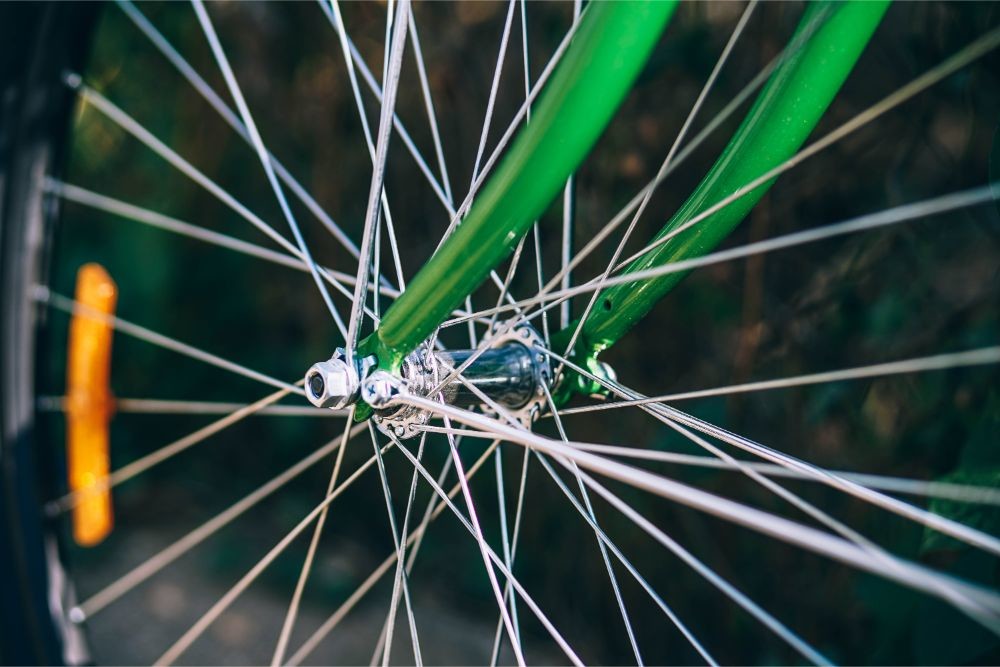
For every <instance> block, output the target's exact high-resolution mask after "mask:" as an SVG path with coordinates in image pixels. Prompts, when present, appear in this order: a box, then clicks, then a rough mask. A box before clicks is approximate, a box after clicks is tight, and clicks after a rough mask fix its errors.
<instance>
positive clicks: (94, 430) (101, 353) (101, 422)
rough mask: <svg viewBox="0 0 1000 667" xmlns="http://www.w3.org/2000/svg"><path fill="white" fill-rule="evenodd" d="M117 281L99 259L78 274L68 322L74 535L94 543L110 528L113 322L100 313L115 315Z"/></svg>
mask: <svg viewBox="0 0 1000 667" xmlns="http://www.w3.org/2000/svg"><path fill="white" fill-rule="evenodd" d="M117 299H118V287H117V286H116V285H115V282H114V281H113V280H112V279H111V276H109V275H108V272H107V271H105V270H104V267H102V266H101V265H99V264H85V265H84V266H82V267H80V270H79V272H77V274H76V300H77V302H78V303H80V304H82V305H83V306H84V308H82V309H80V310H78V311H77V312H76V313H74V315H73V319H72V321H71V322H70V325H69V350H68V360H67V364H66V366H67V368H66V403H65V410H66V459H67V465H68V469H69V488H70V491H71V492H79V493H80V495H79V496H77V502H76V504H75V505H74V507H73V538H74V539H75V540H76V543H77V544H80V545H82V546H93V545H95V544H97V543H98V542H100V541H101V540H103V539H104V538H105V537H107V535H108V533H110V532H111V527H112V525H113V524H114V519H113V517H112V514H111V490H110V488H108V487H107V486H105V485H106V483H107V479H106V478H107V476H108V471H109V467H110V455H109V451H108V449H109V444H108V443H109V436H108V422H109V421H110V420H111V414H112V411H113V399H112V396H111V385H110V380H111V333H112V330H111V325H110V324H109V323H107V322H105V321H103V320H102V319H99V317H97V316H95V314H94V313H95V312H96V313H101V314H104V315H112V314H114V312H115V303H116V301H117Z"/></svg>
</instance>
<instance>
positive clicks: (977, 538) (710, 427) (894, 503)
mask: <svg viewBox="0 0 1000 667" xmlns="http://www.w3.org/2000/svg"><path fill="white" fill-rule="evenodd" d="M548 354H549V355H551V356H553V357H557V358H558V357H559V355H556V354H555V353H552V352H548ZM562 361H563V362H564V363H566V365H567V366H569V367H570V368H572V369H573V370H575V371H577V372H579V373H584V374H586V375H587V376H589V377H590V378H591V379H593V380H594V381H595V382H599V383H600V384H602V385H603V386H606V387H607V388H609V389H610V390H611V391H613V392H614V393H616V394H618V395H619V396H622V397H623V398H626V399H629V400H634V399H637V398H645V397H644V396H642V395H641V394H639V393H638V392H635V391H633V390H631V389H628V388H626V387H623V386H622V385H620V384H618V383H614V382H609V381H608V380H605V379H602V378H598V377H597V376H595V375H593V374H592V373H589V372H587V371H586V370H585V369H582V368H580V367H579V366H577V365H576V364H573V363H572V362H571V361H569V360H566V359H562ZM656 407H657V409H658V410H659V411H660V414H662V415H664V416H665V417H667V418H668V419H670V420H671V421H673V422H676V423H679V424H683V425H684V426H689V427H691V428H693V429H695V430H697V431H700V432H702V433H706V434H708V435H710V436H712V437H714V438H717V439H719V440H722V441H723V442H727V443H729V444H731V445H733V446H734V447H738V448H740V449H742V450H744V451H747V452H750V453H751V454H754V455H756V456H758V457H760V458H763V459H766V460H768V461H770V462H772V463H776V464H779V465H784V466H787V467H789V468H792V469H795V470H798V471H799V472H802V473H804V474H806V475H810V476H812V477H813V478H815V479H816V480H817V481H819V482H821V483H823V484H825V485H827V486H830V487H831V488H834V489H838V490H840V491H842V492H844V493H846V494H848V495H851V496H854V497H856V498H858V499H859V500H864V501H866V502H868V503H870V504H872V505H873V506H876V507H881V508H882V509H885V510H887V511H889V512H892V513H894V514H897V515H899V516H901V517H904V518H907V519H910V520H911V521H914V522H916V523H919V524H922V525H924V526H926V527H928V528H931V529H933V530H936V531H938V532H941V533H943V534H945V535H948V536H949V537H953V538H955V539H957V540H960V541H963V542H966V543H967V544H970V545H973V546H976V547H978V548H980V549H983V550H984V551H988V552H990V553H993V554H998V555H1000V539H997V538H996V537H994V536H992V535H989V534H987V533H984V532H983V531H981V530H978V529H976V528H972V527H971V526H966V525H964V524H961V523H959V522H957V521H953V520H951V519H948V518H947V517H943V516H941V515H939V514H934V513H933V512H929V511H927V510H923V509H920V508H919V507H916V506H914V505H911V504H909V503H906V502H903V501H901V500H898V499H896V498H892V497H890V496H886V495H885V494H882V493H879V492H878V491H875V490H873V489H869V488H867V487H864V486H861V485H859V484H856V483H854V482H851V481H849V480H846V479H843V478H841V477H838V476H837V475H835V474H833V473H832V472H830V471H829V470H825V469H823V468H821V467H819V466H816V465H814V464H812V463H809V462H807V461H803V460H802V459H798V458H795V457H793V456H791V455H789V454H785V453H783V452H779V451H777V450H775V449H772V448H770V447H766V446H764V445H761V444H759V443H757V442H754V441H753V440H750V439H749V438H746V437H743V436H741V435H737V434H735V433H730V432H729V431H727V430H725V429H723V428H720V427H718V426H715V425H714V424H710V423H709V422H706V421H704V420H702V419H698V418H697V417H692V416H691V415H689V414H687V413H685V412H682V411H680V410H678V409H677V408H671V407H668V406H665V405H657V406H656Z"/></svg>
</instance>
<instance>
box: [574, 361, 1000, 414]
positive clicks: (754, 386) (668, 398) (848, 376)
mask: <svg viewBox="0 0 1000 667" xmlns="http://www.w3.org/2000/svg"><path fill="white" fill-rule="evenodd" d="M996 363H1000V346H993V347H983V348H978V349H975V350H966V351H963V352H948V353H945V354H935V355H932V356H927V357H915V358H912V359H904V360H902V361H891V362H888V363H882V364H872V365H869V366H855V367H854V368H844V369H841V370H836V371H825V372H822V373H810V374H805V375H796V376H793V377H787V378H778V379H775V380H761V381H758V382H745V383H742V384H733V385H726V386H724V387H715V388H712V389H700V390H697V391H685V392H678V393H674V394H664V395H662V396H653V397H650V398H642V399H634V400H628V401H612V402H609V403H598V404H595V405H587V406H581V407H578V408H565V409H563V410H560V411H559V414H560V415H571V414H579V413H583V412H596V411H600V410H610V409H615V408H624V407H629V406H636V405H649V404H652V403H668V402H675V401H684V400H690V399H695V398H707V397H709V396H727V395H730V394H742V393H748V392H757V391H768V390H772V389H786V388H788V387H802V386H806V385H812V384H824V383H827V382H842V381H845V380H858V379H861V378H878V377H886V376H889V375H899V374H902V373H919V372H924V371H938V370H947V369H950V368H961V367H966V366H980V365H984V364H996Z"/></svg>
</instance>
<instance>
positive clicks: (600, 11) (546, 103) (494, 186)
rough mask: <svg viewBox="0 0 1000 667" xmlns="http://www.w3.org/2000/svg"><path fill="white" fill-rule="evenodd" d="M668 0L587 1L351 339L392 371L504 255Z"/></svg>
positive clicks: (597, 117)
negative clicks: (495, 152)
mask: <svg viewBox="0 0 1000 667" xmlns="http://www.w3.org/2000/svg"><path fill="white" fill-rule="evenodd" d="M675 7H676V1H675V0H670V1H668V2H656V1H653V2H647V1H642V2H595V3H592V4H591V5H590V7H589V8H588V9H587V11H586V12H585V14H584V16H583V18H582V19H581V24H580V26H579V27H578V29H577V34H576V35H575V36H574V38H573V41H572V43H571V44H570V46H569V47H568V48H567V50H566V52H565V53H564V54H563V58H562V60H561V62H560V63H559V65H558V66H557V67H556V70H555V71H554V72H553V73H552V76H551V78H550V79H549V82H548V83H547V84H546V87H545V89H544V90H543V91H542V94H541V95H540V97H539V100H538V102H537V103H536V105H535V106H534V107H533V108H532V113H531V122H530V123H529V124H528V125H527V126H526V127H525V128H524V129H523V130H522V131H521V132H520V133H519V135H518V136H517V138H516V139H515V141H514V143H513V145H512V146H511V147H510V149H509V152H508V153H507V155H506V156H504V158H503V159H502V160H501V161H500V163H499V165H498V166H497V168H496V170H495V171H494V173H493V175H492V176H491V177H490V178H489V179H488V181H487V182H486V184H485V185H484V186H483V188H482V189H481V190H480V192H479V194H478V195H477V197H476V200H475V201H474V203H473V205H472V207H471V208H470V210H469V213H468V215H467V216H466V218H465V219H464V220H463V221H462V224H461V225H459V227H458V228H457V229H456V230H455V232H454V233H453V234H452V235H451V237H450V238H449V239H448V240H447V241H446V242H445V243H444V244H443V245H442V246H441V248H440V249H439V250H438V252H437V253H436V254H435V255H434V256H433V257H432V258H431V259H430V261H428V262H427V264H425V265H424V267H423V268H422V269H421V270H420V272H419V273H417V275H416V276H415V277H414V279H413V280H412V281H411V282H410V283H409V285H408V286H407V288H406V291H405V292H404V293H403V294H402V296H400V297H399V298H398V299H396V301H395V302H394V303H393V304H392V306H390V307H389V309H388V310H386V312H385V314H384V316H383V317H382V321H381V323H380V325H379V328H378V329H377V330H376V331H375V333H373V334H372V335H371V336H369V337H368V338H366V339H365V340H364V341H362V343H361V344H360V345H359V350H360V351H361V352H362V353H363V354H374V355H376V356H377V357H378V360H379V366H380V367H382V368H386V369H390V370H395V369H396V368H398V365H399V363H400V362H401V361H402V359H403V357H404V356H405V355H407V354H408V353H409V352H411V351H412V350H413V349H415V348H416V347H417V346H418V345H420V343H422V342H423V341H424V340H426V339H427V338H428V337H429V336H430V335H431V334H432V333H433V332H434V329H435V328H436V327H437V326H438V325H440V323H441V322H443V321H444V320H445V319H446V318H447V317H448V316H449V314H450V313H451V311H452V310H453V309H455V308H456V307H458V306H459V305H460V304H461V302H462V300H463V299H464V298H465V297H466V296H467V295H468V294H470V293H471V292H473V291H474V290H475V289H476V288H477V287H478V286H479V285H480V284H482V282H483V281H484V280H485V279H486V278H487V277H488V275H489V272H490V270H491V269H493V268H494V267H495V266H496V265H497V264H499V263H500V262H501V261H503V259H504V258H506V257H507V256H508V255H510V254H511V253H512V252H513V251H514V248H515V247H516V246H517V243H518V240H519V239H520V238H521V236H522V235H523V234H524V233H525V232H526V231H527V230H528V228H529V227H530V226H531V224H532V222H533V221H534V220H535V219H537V217H538V216H539V215H540V214H541V213H542V212H543V211H544V210H545V208H546V207H547V206H548V205H549V204H550V203H551V201H552V200H553V199H554V197H555V196H556V195H557V194H558V193H559V191H560V189H561V188H562V186H563V184H564V183H565V181H566V178H567V177H568V176H569V175H570V174H571V173H572V172H573V171H574V170H575V169H576V168H577V166H578V165H579V163H580V162H581V161H582V160H583V158H584V157H585V156H586V155H587V153H588V152H589V151H590V149H591V147H592V146H593V145H594V143H595V142H596V141H597V138H598V137H599V136H600V134H601V132H602V130H603V129H604V128H605V126H606V125H607V124H608V122H609V121H610V120H611V117H612V115H613V114H614V112H615V110H616V109H617V108H618V105H619V104H620V103H621V101H622V100H623V99H624V97H625V94H626V93H627V92H628V91H629V89H630V88H631V86H632V83H633V82H634V81H635V78H636V77H637V76H638V74H639V71H640V70H641V69H642V67H643V65H644V64H645V62H646V60H647V58H648V57H649V53H650V51H651V50H652V48H653V46H654V45H655V43H656V41H657V39H658V38H659V36H660V34H661V33H662V31H663V29H664V28H665V26H666V24H667V21H668V20H669V18H670V16H671V15H672V14H673V11H674V9H675Z"/></svg>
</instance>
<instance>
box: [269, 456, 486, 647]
mask: <svg viewBox="0 0 1000 667" xmlns="http://www.w3.org/2000/svg"><path fill="white" fill-rule="evenodd" d="M496 446H497V442H494V443H493V444H492V445H490V446H489V447H488V448H487V449H486V451H485V452H483V453H482V454H481V455H480V457H479V458H478V459H477V460H476V462H475V463H474V464H472V465H471V466H470V467H469V469H468V470H467V471H466V475H467V479H471V478H472V476H473V475H475V474H476V472H478V471H479V469H480V468H481V467H482V465H483V464H484V463H485V462H486V461H487V459H488V458H489V456H490V454H492V453H493V450H494V448H495V447H496ZM450 467H451V457H448V458H447V459H446V460H445V464H444V466H443V467H442V469H441V474H440V475H439V476H438V481H437V484H438V486H440V485H441V484H442V483H443V482H444V478H445V476H446V475H447V473H448V470H449V469H450ZM460 491H461V485H460V484H458V483H457V482H456V483H455V485H454V486H453V487H452V488H451V490H450V491H449V492H448V497H449V498H454V497H455V496H456V495H458V494H459V492H460ZM445 508H446V505H445V503H444V501H443V500H439V501H438V502H437V504H435V503H434V497H433V496H432V497H431V498H430V500H429V501H428V505H427V510H426V511H425V513H424V518H423V520H422V521H421V523H420V525H419V526H418V527H417V528H416V529H414V530H413V532H411V533H410V534H409V535H408V536H407V538H406V546H407V548H408V549H409V550H410V562H409V563H408V564H407V566H408V567H411V566H412V563H413V561H414V558H415V556H416V554H417V551H418V550H419V548H420V544H421V543H422V541H423V537H424V535H425V534H426V531H427V526H428V525H429V524H430V522H431V521H433V520H435V519H437V518H438V517H439V516H441V513H442V512H444V510H445ZM397 554H398V552H397V551H396V550H393V552H392V553H391V554H389V555H388V556H387V557H386V558H385V560H383V561H382V563H381V564H380V565H379V566H378V567H376V568H375V570H374V571H372V573H371V574H370V575H368V577H367V578H366V579H365V580H364V581H363V582H361V585H360V586H358V587H357V588H356V589H355V590H354V592H353V593H351V595H349V596H348V597H347V599H346V600H344V602H343V603H342V604H341V605H340V607H338V608H337V610H336V611H334V612H333V614H331V615H330V617H329V618H328V619H327V620H326V621H324V622H323V624H322V625H320V627H319V628H317V629H316V631H315V632H313V634H312V635H310V636H309V638H308V639H306V641H305V642H303V643H302V646H300V647H299V649H298V650H297V651H296V652H295V653H294V655H292V657H291V658H289V660H288V664H289V666H290V667H295V666H296V665H299V664H301V662H302V661H303V660H304V659H305V658H306V657H308V656H309V654H311V653H312V652H313V651H314V650H315V649H316V647H317V646H318V645H319V643H320V642H321V641H323V639H324V638H325V637H326V636H327V635H328V634H330V632H332V631H333V630H334V629H335V628H336V627H337V625H338V624H339V623H340V621H342V620H343V619H344V617H345V616H347V614H348V613H349V612H350V611H351V610H352V609H353V608H354V607H355V605H357V603H358V602H359V601H360V600H361V598H363V597H364V596H365V595H366V594H367V593H368V591H370V590H371V589H372V587H374V585H375V584H376V583H377V582H378V581H379V580H380V579H381V578H382V577H383V576H384V575H385V574H386V573H387V572H388V571H389V568H390V567H392V565H393V563H395V562H396V556H397Z"/></svg>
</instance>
